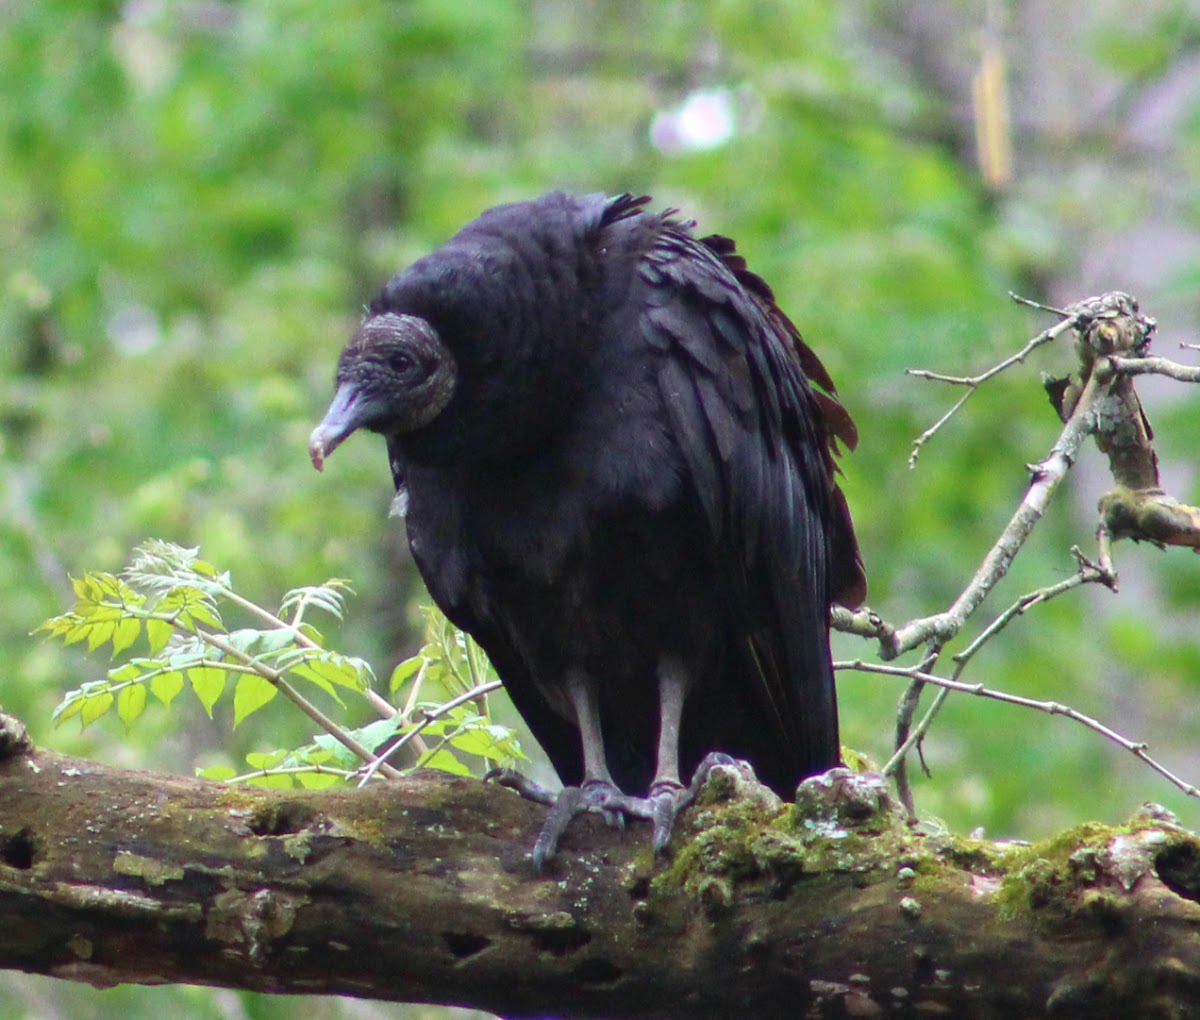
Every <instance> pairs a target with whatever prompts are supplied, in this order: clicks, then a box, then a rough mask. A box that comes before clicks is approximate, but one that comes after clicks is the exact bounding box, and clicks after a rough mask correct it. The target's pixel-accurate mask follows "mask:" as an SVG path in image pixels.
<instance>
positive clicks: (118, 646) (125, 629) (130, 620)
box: [112, 616, 142, 656]
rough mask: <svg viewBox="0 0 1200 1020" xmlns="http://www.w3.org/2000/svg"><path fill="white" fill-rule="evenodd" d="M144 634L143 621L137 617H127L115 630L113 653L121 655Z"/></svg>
mask: <svg viewBox="0 0 1200 1020" xmlns="http://www.w3.org/2000/svg"><path fill="white" fill-rule="evenodd" d="M141 632H142V621H141V620H139V619H137V617H133V616H127V617H125V619H123V620H122V621H121V622H120V623H118V624H117V625H116V627H115V628H114V629H113V635H112V653H113V655H114V656H117V655H119V654H120V653H121V652H123V651H125V649H126V648H128V647H129V646H130V645H132V644H133V643H134V642H135V641H136V640H137V638H138V635H139V634H140V633H141Z"/></svg>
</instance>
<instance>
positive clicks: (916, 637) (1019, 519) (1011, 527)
mask: <svg viewBox="0 0 1200 1020" xmlns="http://www.w3.org/2000/svg"><path fill="white" fill-rule="evenodd" d="M1097 385H1098V384H1097V381H1096V380H1095V379H1094V378H1093V379H1090V380H1089V381H1088V384H1087V386H1086V387H1085V388H1084V391H1083V393H1082V394H1081V395H1080V398H1079V402H1078V404H1077V405H1076V408H1075V413H1074V414H1072V415H1071V418H1070V420H1069V421H1068V422H1067V424H1066V426H1065V427H1064V428H1063V431H1062V433H1061V434H1060V435H1059V437H1058V440H1057V442H1055V444H1054V446H1053V447H1051V449H1050V453H1049V454H1048V455H1047V456H1046V458H1045V460H1043V461H1041V462H1040V463H1038V464H1034V465H1031V466H1030V471H1031V473H1032V476H1033V481H1032V483H1031V484H1030V486H1029V489H1028V490H1027V491H1026V493H1025V497H1024V499H1022V500H1021V504H1020V506H1018V507H1017V510H1016V512H1015V513H1014V514H1013V516H1012V518H1011V519H1010V520H1009V522H1008V524H1007V525H1006V526H1005V528H1004V531H1003V532H1002V533H1001V535H1000V537H999V538H998V539H997V540H996V543H995V544H994V545H993V546H992V548H991V550H989V552H988V554H987V556H986V557H984V560H983V563H982V564H980V567H979V569H978V570H977V571H976V572H975V576H974V577H973V578H971V582H970V584H968V585H967V587H966V588H965V589H964V590H963V592H962V594H961V595H959V597H958V598H957V599H955V601H954V604H953V605H951V606H950V608H949V609H947V610H946V611H945V612H942V613H937V614H935V615H933V616H927V617H923V618H921V619H917V620H912V621H910V622H909V623H906V624H904V626H902V627H898V628H896V638H895V643H894V647H893V648H881V650H880V654H881V656H882V657H883V658H885V659H890V658H894V657H895V656H896V655H899V654H902V653H903V652H906V651H908V650H909V649H911V648H915V647H916V646H917V645H920V644H925V643H927V642H934V643H937V644H939V645H941V644H945V643H946V642H947V641H949V640H950V639H951V638H953V637H954V636H955V635H956V634H958V632H959V631H960V630H961V629H962V626H963V624H964V623H965V622H966V620H967V618H968V617H969V616H970V615H971V614H972V613H974V612H975V610H976V609H978V608H979V606H980V604H981V603H982V602H983V601H984V599H986V598H987V596H988V594H989V593H990V592H991V590H992V588H994V587H995V585H996V584H997V582H998V581H999V580H1000V579H1001V578H1002V577H1004V575H1005V574H1006V573H1007V572H1008V568H1009V566H1010V565H1011V564H1012V561H1013V559H1014V558H1015V557H1016V555H1017V553H1018V552H1020V550H1021V547H1022V546H1023V545H1024V544H1025V541H1026V539H1028V538H1029V535H1030V533H1031V532H1032V531H1033V529H1034V527H1035V526H1036V525H1037V523H1038V521H1040V520H1041V518H1042V514H1043V513H1044V512H1045V509H1046V506H1047V504H1048V503H1049V501H1050V497H1051V496H1052V495H1053V493H1054V490H1055V489H1056V488H1057V487H1058V483H1059V482H1061V481H1062V479H1063V477H1064V476H1065V475H1066V473H1067V471H1068V469H1069V468H1070V467H1071V465H1072V464H1073V463H1074V462H1075V458H1076V457H1077V456H1078V454H1079V449H1080V447H1081V446H1082V445H1083V443H1084V440H1086V439H1087V437H1088V436H1089V435H1091V434H1092V432H1093V431H1094V429H1095V422H1094V416H1093V413H1092V404H1093V401H1094V400H1095V394H1096V390H1097ZM889 652H894V654H888V653H889Z"/></svg>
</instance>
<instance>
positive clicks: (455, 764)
mask: <svg viewBox="0 0 1200 1020" xmlns="http://www.w3.org/2000/svg"><path fill="white" fill-rule="evenodd" d="M421 767H422V768H426V769H438V770H440V771H442V772H449V773H451V774H452V775H455V776H469V775H470V774H471V770H470V768H469V767H468V766H467V765H466V764H465V763H464V762H462V761H461V760H460V759H458V758H457V757H455V756H454V755H453V754H451V753H450V752H449V751H447V750H446V749H445V748H444V747H443V748H439V749H438V750H436V751H434V752H432V753H431V754H429V755H426V756H425V757H424V758H422V759H421Z"/></svg>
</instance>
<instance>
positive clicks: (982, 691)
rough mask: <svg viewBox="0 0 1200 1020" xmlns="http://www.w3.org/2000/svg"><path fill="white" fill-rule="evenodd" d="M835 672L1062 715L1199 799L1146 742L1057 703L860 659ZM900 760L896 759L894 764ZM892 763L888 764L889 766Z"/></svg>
mask: <svg viewBox="0 0 1200 1020" xmlns="http://www.w3.org/2000/svg"><path fill="white" fill-rule="evenodd" d="M834 668H835V669H840V670H844V669H852V670H857V671H859V672H864V673H879V674H883V675H885V676H896V677H904V678H906V679H909V680H919V681H920V682H921V683H926V684H932V685H934V686H936V687H941V688H943V689H945V690H947V691H958V692H960V693H962V694H973V695H975V696H977V697H980V698H990V699H991V700H993V701H1000V702H1003V703H1004V704H1007V705H1016V706H1018V707H1021V708H1031V709H1033V710H1034V711H1037V712H1045V713H1046V714H1047V715H1063V716H1066V717H1067V718H1068V719H1072V720H1074V721H1075V722H1077V723H1080V724H1081V725H1083V726H1085V727H1087V728H1088V729H1089V730H1092V731H1093V732H1095V733H1099V734H1100V735H1101V736H1102V737H1104V738H1105V739H1107V740H1110V741H1112V742H1113V743H1114V744H1117V745H1118V746H1120V747H1123V748H1124V749H1125V750H1126V751H1129V752H1130V753H1131V754H1133V755H1134V756H1135V757H1137V758H1139V759H1141V760H1142V761H1143V762H1145V763H1146V764H1147V765H1149V766H1150V768H1152V769H1153V770H1154V771H1155V772H1157V773H1158V774H1159V775H1161V776H1162V777H1163V778H1164V779H1166V780H1167V781H1168V782H1170V783H1171V784H1172V785H1173V786H1175V787H1177V788H1178V789H1180V790H1182V791H1183V792H1184V793H1186V794H1187V795H1188V796H1189V797H1200V788H1198V787H1196V786H1193V785H1192V784H1191V783H1189V782H1187V781H1185V780H1183V779H1181V778H1180V777H1179V776H1177V775H1175V773H1173V772H1171V771H1170V770H1169V769H1168V768H1166V767H1165V766H1164V765H1163V764H1162V763H1161V762H1159V761H1157V760H1155V759H1154V758H1152V757H1151V756H1150V755H1149V754H1148V753H1147V751H1148V748H1149V745H1148V744H1146V743H1145V742H1143V741H1135V740H1130V739H1129V738H1128V737H1125V736H1122V735H1121V734H1120V733H1118V732H1117V731H1116V730H1114V729H1112V728H1111V727H1109V726H1106V725H1104V724H1103V723H1102V722H1099V721H1098V720H1096V719H1093V718H1092V717H1091V716H1089V715H1085V714H1084V713H1082V712H1080V711H1078V710H1076V709H1074V708H1071V707H1070V706H1069V705H1063V704H1060V703H1059V702H1057V701H1039V700H1037V699H1035V698H1026V697H1023V696H1021V695H1019V694H1010V693H1009V692H1007V691H1000V690H996V689H995V688H992V687H986V686H984V685H983V684H981V683H964V682H962V681H960V680H952V679H950V678H949V677H944V676H937V675H935V674H933V673H924V672H921V671H920V669H919V668H918V667H916V666H907V667H906V666H888V665H885V664H883V663H874V662H863V661H862V660H861V659H856V660H854V661H852V662H835V663H834ZM896 757H898V754H897V755H896V756H893V761H894V760H895V758H896ZM890 765H891V763H890V762H889V766H890Z"/></svg>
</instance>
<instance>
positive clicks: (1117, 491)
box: [1099, 486, 1200, 552]
mask: <svg viewBox="0 0 1200 1020" xmlns="http://www.w3.org/2000/svg"><path fill="white" fill-rule="evenodd" d="M1099 510H1100V526H1101V528H1103V529H1104V530H1105V531H1107V533H1108V534H1109V536H1110V537H1111V538H1113V539H1118V538H1132V539H1133V540H1134V541H1135V542H1152V543H1154V544H1155V545H1157V546H1158V547H1159V548H1162V547H1164V546H1168V545H1180V546H1185V547H1190V548H1192V549H1194V550H1195V551H1196V552H1200V509H1197V508H1196V507H1194V506H1188V505H1186V504H1184V503H1181V502H1179V500H1177V499H1175V498H1174V497H1173V496H1168V495H1167V494H1166V493H1165V492H1163V490H1162V489H1160V488H1157V487H1155V488H1152V489H1128V488H1125V487H1124V486H1117V487H1116V488H1114V489H1111V490H1110V491H1108V492H1106V493H1105V494H1104V495H1103V496H1101V497H1100V504H1099Z"/></svg>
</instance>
